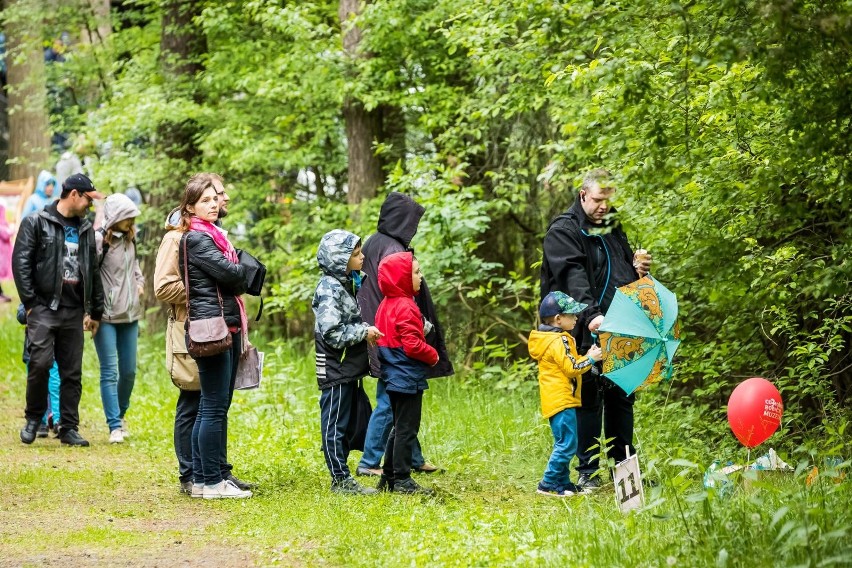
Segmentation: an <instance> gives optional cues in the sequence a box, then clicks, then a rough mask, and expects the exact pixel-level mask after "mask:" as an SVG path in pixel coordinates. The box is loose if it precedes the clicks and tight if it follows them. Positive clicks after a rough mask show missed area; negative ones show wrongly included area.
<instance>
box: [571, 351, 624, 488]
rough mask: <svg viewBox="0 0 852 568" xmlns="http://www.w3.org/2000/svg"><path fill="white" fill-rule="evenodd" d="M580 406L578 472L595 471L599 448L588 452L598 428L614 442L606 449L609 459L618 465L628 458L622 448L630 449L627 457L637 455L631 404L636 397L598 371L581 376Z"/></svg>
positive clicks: (598, 433)
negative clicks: (628, 394) (581, 404)
mask: <svg viewBox="0 0 852 568" xmlns="http://www.w3.org/2000/svg"><path fill="white" fill-rule="evenodd" d="M580 396H581V400H582V403H583V406H582V407H580V408H578V409H577V458H578V459H579V460H580V463H579V464H578V465H577V471H578V472H580V473H585V474H587V475H591V474H593V473H595V472H596V471H597V470H598V467H599V463H598V454H599V453H600V448H595V449H594V450H590V449H589V448H591V447H592V446H594V445H595V444H597V443H598V440H597V439H598V438H599V437H600V435H601V424H603V427H604V437H605V438H615V439H614V440H612V441H611V442H609V445H610V446H611V448H610V450H609V454H608V455H609V457H611V458H613V459H614V460H615V463H618V462H620V461H622V460H624V459H625V458H626V457H627V456H626V454H625V452H624V446H630V455H633V454H634V453H636V450H635V448H634V447H633V444H632V441H633V403H634V401H635V400H636V395H635V394H631V395H630V396H627V395H626V394H625V393H624V391H623V390H621V387H619V386H617V385H616V384H615V383H613V382H612V381H610V380H609V379H607V378H605V377H602V376H600V375H599V374H598V368H593V369H592V370H591V372H589V373H587V374H585V375H583V388H582V390H581V391H580Z"/></svg>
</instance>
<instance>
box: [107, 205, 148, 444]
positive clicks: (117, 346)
mask: <svg viewBox="0 0 852 568" xmlns="http://www.w3.org/2000/svg"><path fill="white" fill-rule="evenodd" d="M138 215H139V209H138V208H137V207H136V205H135V204H134V203H133V202H132V201H131V200H130V198H129V197H127V196H126V195H123V194H121V193H116V194H113V195H110V196H109V197H107V198H106V201H105V202H104V224H103V227H102V228H101V229H98V232H97V233H96V235H95V242H96V244H97V248H98V257H99V258H100V259H101V261H100V275H101V281H102V282H103V288H104V315H103V317H102V318H101V326H100V328H99V329H98V333H97V334H95V349H97V352H98V360H99V361H100V363H101V401H102V402H103V405H104V414H105V415H106V422H107V426H109V441H110V443H111V444H117V443H121V442H123V441H124V439H125V438H126V437H127V436H128V431H127V422H126V420H125V419H124V414H125V413H126V412H127V409H128V407H129V406H130V394H131V393H132V392H133V384H134V382H135V381H136V343H137V339H138V337H139V318H140V317H141V312H142V308H141V302H140V300H139V299H140V297H141V295H142V291H143V287H144V284H145V280H144V279H143V277H142V270H140V268H139V261H138V260H137V259H136V245H135V240H134V237H135V232H136V231H135V226H134V220H135V218H136V217H137V216H138Z"/></svg>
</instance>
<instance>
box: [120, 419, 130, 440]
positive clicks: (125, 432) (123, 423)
mask: <svg viewBox="0 0 852 568" xmlns="http://www.w3.org/2000/svg"><path fill="white" fill-rule="evenodd" d="M121 433H122V434H123V435H124V437H125V438H129V437H130V430H128V429H127V418H122V419H121Z"/></svg>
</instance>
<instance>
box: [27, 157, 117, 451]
mask: <svg viewBox="0 0 852 568" xmlns="http://www.w3.org/2000/svg"><path fill="white" fill-rule="evenodd" d="M102 198H103V195H102V194H101V193H99V192H98V191H96V190H95V186H94V185H93V184H92V180H90V179H89V178H88V177H86V176H84V175H83V174H74V175H72V176H70V177H68V178H67V179H66V180H65V182H64V183H63V184H62V193H61V195H60V196H59V201H56V202H54V203H51V204H50V205H48V206H47V207H45V208H44V209H43V210H42V211H40V212H39V213H36V214H33V215H30V216H29V217H26V218H25V219H24V220H23V221H22V222H21V228H20V230H19V231H18V237H17V240H16V241H15V251H14V254H13V255H12V258H13V261H12V272H13V273H14V276H15V286H16V287H17V289H18V294H19V295H20V297H21V302H22V303H23V304H24V308H25V309H26V311H27V339H28V340H29V350H30V351H29V355H30V363H29V370H28V374H27V408H26V418H27V422H26V424H25V425H24V428H23V430H21V441H22V442H23V443H25V444H32V443H33V440H35V438H36V434H37V432H38V426H39V423H40V421H41V417H42V416H43V415H44V412H45V410H46V409H47V382H48V376H49V373H50V367H51V365H53V360H54V358H55V359H56V363H57V365H58V366H59V377H60V380H61V386H60V391H59V406H60V415H61V417H60V424H59V440H60V441H61V442H62V443H63V444H68V445H71V446H88V445H89V442H88V441H86V440H85V439H84V438H83V437H82V436H80V434H79V433H78V432H77V427H78V425H79V422H80V417H79V413H78V408H79V406H80V394H81V393H82V370H83V332H84V331H91V332H92V335H93V336H94V334H95V333H97V331H98V325H99V324H100V319H101V314H102V312H103V303H104V295H103V288H102V286H101V279H100V277H98V274H97V270H98V261H97V253H96V250H95V232H94V229H93V228H92V224H91V223H90V222H89V221H88V220H86V219H85V218H84V217H85V215H86V212H87V211H88V210H89V208H90V207H91V206H92V202H93V201H94V200H95V199H102Z"/></svg>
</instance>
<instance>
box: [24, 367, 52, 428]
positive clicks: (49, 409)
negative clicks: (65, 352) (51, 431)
mask: <svg viewBox="0 0 852 568" xmlns="http://www.w3.org/2000/svg"><path fill="white" fill-rule="evenodd" d="M28 368H29V367H28ZM51 415H52V416H53V423H54V424H59V365H57V364H56V361H54V362H53V367H51V368H50V378H49V379H48V380H47V412H45V413H44V417H42V419H41V423H42V424H47V419H48V418H50V417H51Z"/></svg>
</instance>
